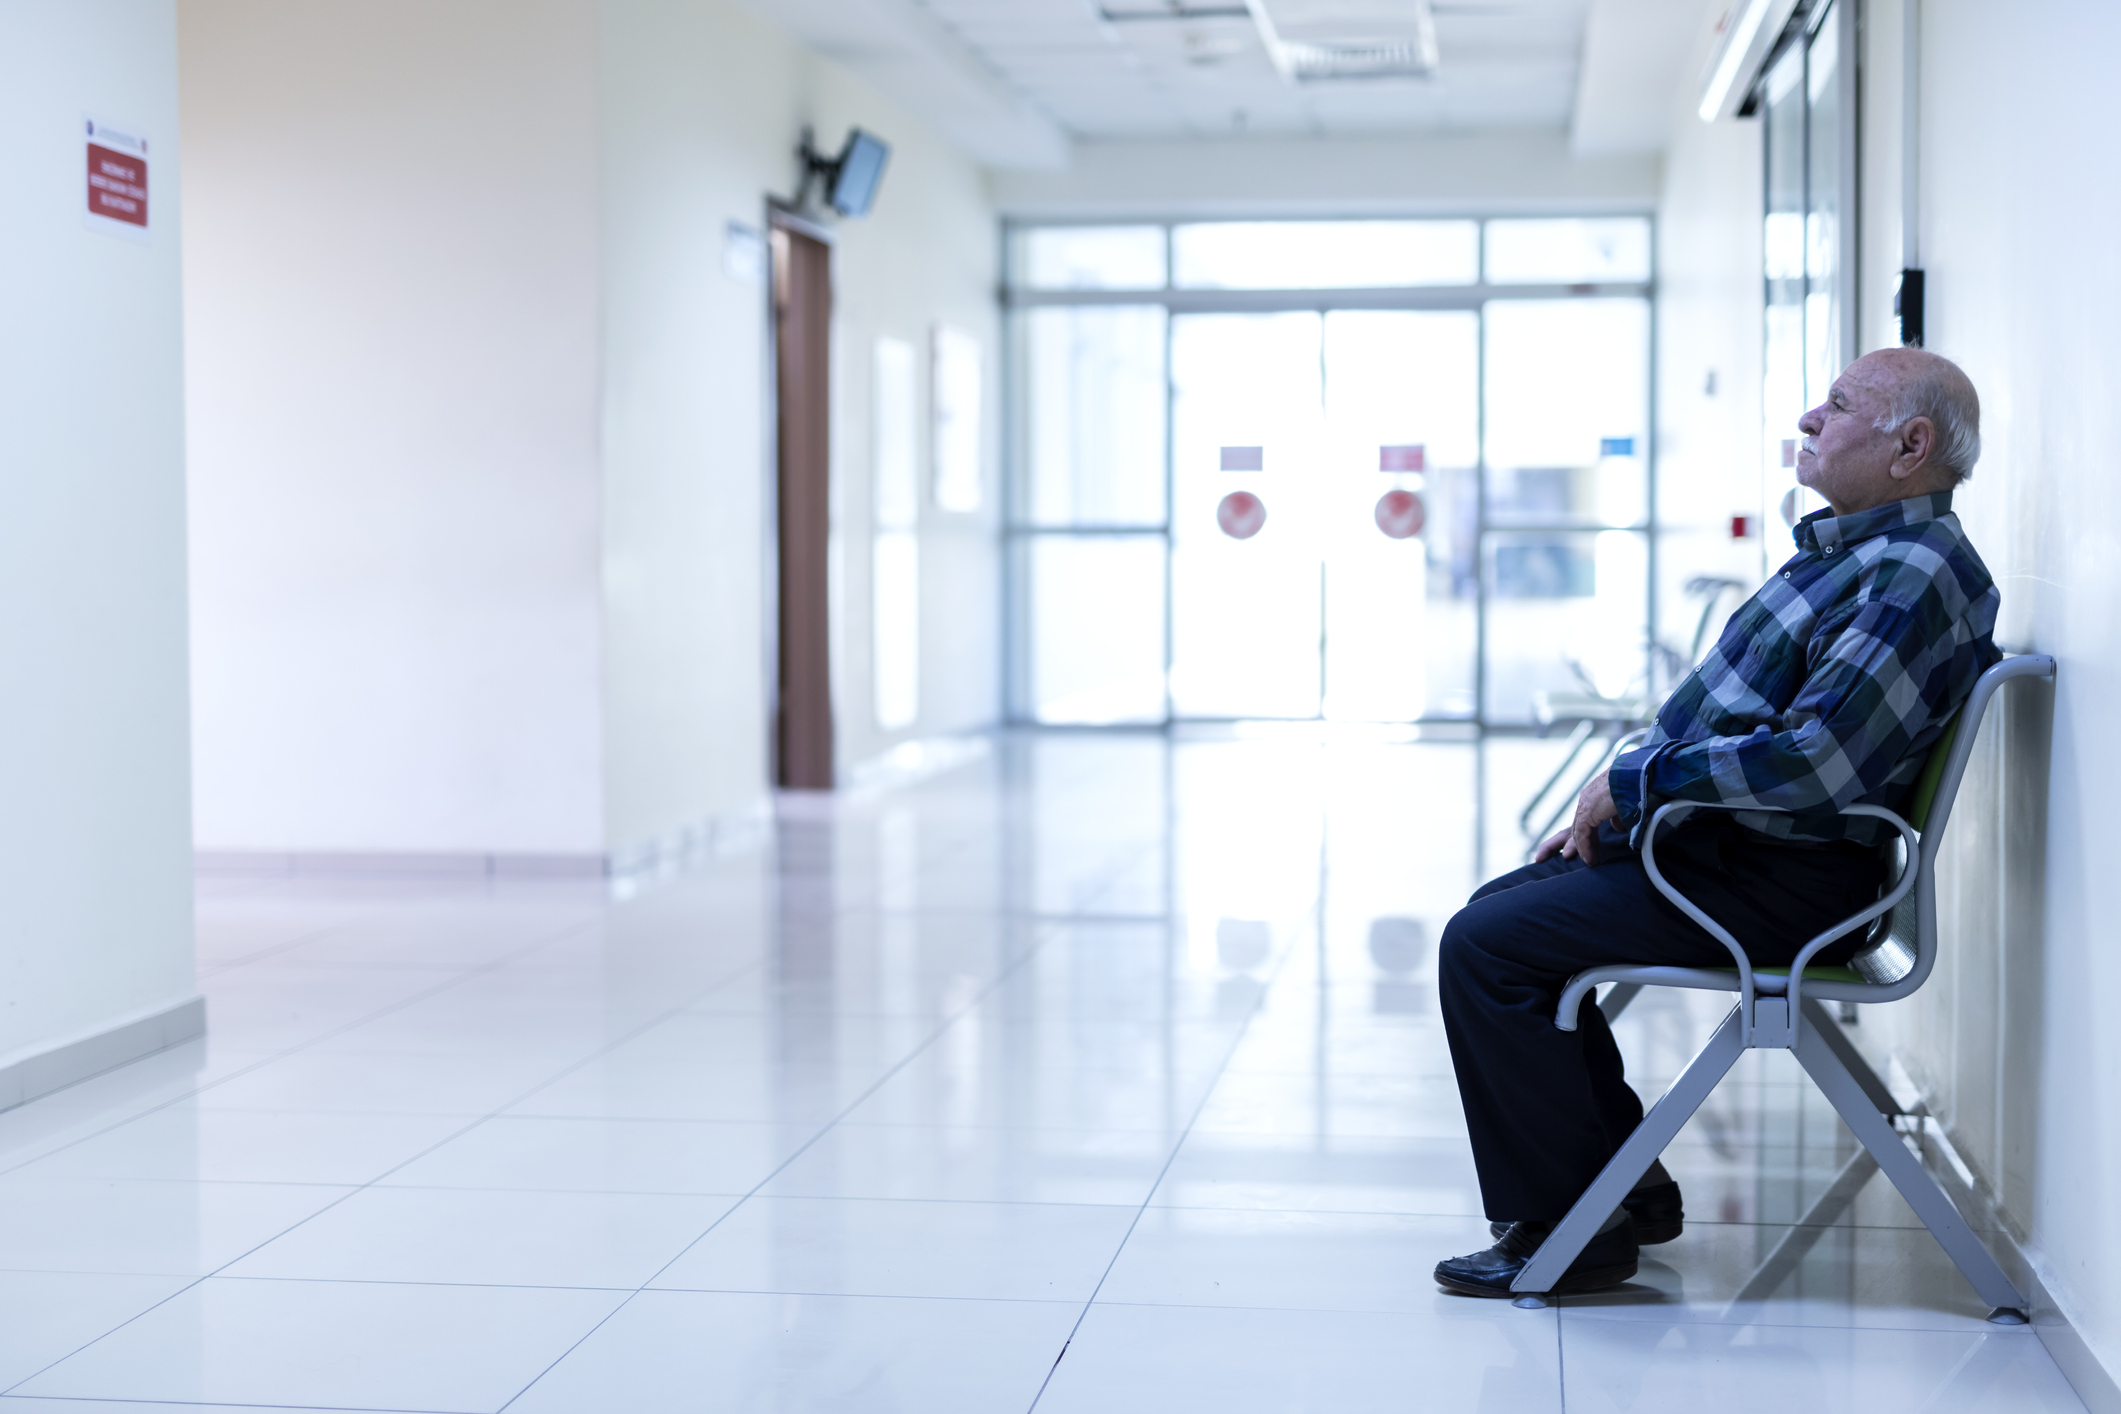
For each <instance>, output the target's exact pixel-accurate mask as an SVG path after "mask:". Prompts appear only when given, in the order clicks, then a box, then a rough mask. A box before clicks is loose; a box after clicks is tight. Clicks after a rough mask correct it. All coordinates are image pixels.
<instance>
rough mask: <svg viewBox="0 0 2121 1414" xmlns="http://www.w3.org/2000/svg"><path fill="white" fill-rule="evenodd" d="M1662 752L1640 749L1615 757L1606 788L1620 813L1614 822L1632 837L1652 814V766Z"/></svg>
mask: <svg viewBox="0 0 2121 1414" xmlns="http://www.w3.org/2000/svg"><path fill="white" fill-rule="evenodd" d="M1662 749H1663V748H1661V747H1656V746H1638V747H1635V748H1634V749H1633V750H1631V751H1623V752H1621V753H1620V754H1619V755H1618V756H1616V757H1614V758H1613V764H1612V767H1611V768H1610V769H1609V770H1608V771H1607V772H1606V788H1607V789H1608V790H1609V791H1610V792H1611V793H1612V796H1613V808H1614V811H1615V812H1616V813H1615V815H1614V823H1615V824H1617V825H1619V826H1620V827H1621V828H1622V829H1624V830H1627V831H1628V832H1629V833H1630V834H1632V833H1633V832H1634V831H1635V829H1636V827H1637V826H1639V825H1641V824H1642V821H1643V819H1644V817H1645V816H1647V815H1648V814H1649V803H1650V799H1649V797H1650V763H1651V762H1653V761H1655V760H1656V759H1657V753H1658V752H1659V751H1660V750H1662Z"/></svg>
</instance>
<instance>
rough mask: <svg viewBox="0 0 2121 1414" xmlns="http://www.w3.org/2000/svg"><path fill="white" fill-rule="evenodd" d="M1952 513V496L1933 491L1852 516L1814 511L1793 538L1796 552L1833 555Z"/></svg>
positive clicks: (1794, 531)
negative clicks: (1876, 537) (1892, 532)
mask: <svg viewBox="0 0 2121 1414" xmlns="http://www.w3.org/2000/svg"><path fill="white" fill-rule="evenodd" d="M1951 509H1952V493H1951V492H1949V491H1936V492H1932V493H1931V494H1930V495H1927V496H1910V497H1908V498H1907V499H1906V500H1904V501H1887V502H1886V503H1885V504H1884V505H1882V506H1873V507H1871V508H1870V509H1869V510H1867V511H1858V512H1856V513H1855V514H1854V515H1847V516H1837V515H1835V514H1834V511H1833V508H1832V507H1828V508H1827V509H1826V510H1823V511H1813V512H1812V513H1811V514H1810V515H1808V516H1806V517H1805V518H1804V519H1803V520H1800V521H1798V522H1797V524H1796V526H1795V527H1794V528H1793V532H1792V533H1793V534H1794V536H1795V538H1796V541H1797V548H1798V549H1800V550H1804V551H1808V552H1810V553H1812V554H1828V555H1831V554H1833V553H1834V552H1835V551H1836V550H1841V549H1844V548H1846V547H1848V546H1850V545H1856V544H1860V543H1862V542H1863V541H1865V540H1869V539H1872V538H1873V537H1875V536H1879V535H1883V534H1885V533H1886V532H1887V531H1889V530H1897V529H1899V528H1900V527H1901V526H1903V525H1919V524H1921V523H1922V522H1923V521H1926V520H1935V519H1937V518H1938V517H1939V516H1943V515H1949V514H1950V513H1951Z"/></svg>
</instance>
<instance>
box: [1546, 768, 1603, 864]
mask: <svg viewBox="0 0 2121 1414" xmlns="http://www.w3.org/2000/svg"><path fill="white" fill-rule="evenodd" d="M1618 813H1619V811H1618V809H1617V808H1616V807H1615V806H1614V804H1613V789H1612V787H1611V786H1610V785H1609V784H1608V783H1607V781H1606V773H1605V772H1603V771H1600V772H1599V773H1598V774H1597V775H1595V776H1593V777H1591V779H1590V781H1589V783H1588V784H1586V785H1585V786H1584V788H1583V794H1582V795H1579V796H1577V797H1576V819H1575V820H1574V821H1573V822H1572V823H1571V824H1570V825H1569V827H1568V828H1567V829H1566V830H1562V831H1561V832H1559V833H1558V834H1556V835H1555V836H1554V837H1553V838H1552V839H1549V840H1547V841H1545V842H1544V843H1542V844H1541V845H1540V846H1539V852H1538V853H1537V854H1534V855H1533V856H1532V862H1533V863H1534V864H1543V863H1545V862H1546V861H1547V860H1549V859H1552V858H1553V857H1554V856H1555V855H1557V854H1558V855H1560V856H1561V857H1562V858H1563V859H1576V858H1581V859H1582V860H1583V862H1584V863H1586V864H1596V863H1597V862H1598V827H1599V826H1600V825H1602V824H1604V823H1605V822H1606V821H1608V820H1610V819H1612V818H1613V817H1614V816H1615V815H1616V814H1618Z"/></svg>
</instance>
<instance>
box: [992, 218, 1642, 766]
mask: <svg viewBox="0 0 2121 1414" xmlns="http://www.w3.org/2000/svg"><path fill="white" fill-rule="evenodd" d="M1009 249H1010V250H1011V251H1012V252H1013V253H1012V255H1011V257H1010V259H1011V267H1010V275H1009V285H1008V288H1009V296H1008V297H1009V301H1010V304H1011V316H1010V326H1011V364H1012V367H1011V383H1012V388H1013V393H1012V397H1011V409H1012V416H1011V418H1010V428H1011V448H1012V460H1011V477H1010V486H1011V490H1010V506H1009V530H1008V542H1007V543H1008V545H1009V550H1010V561H1009V563H1010V573H1009V605H1008V611H1009V623H1010V681H1009V701H1010V715H1011V717H1012V719H1013V720H1018V721H1026V722H1037V723H1048V724H1055V725H1060V724H1067V725H1135V724H1139V725H1155V724H1159V723H1164V722H1169V721H1173V720H1187V719H1191V720H1211V721H1212V720H1234V719H1244V718H1280V719H1317V718H1325V719H1329V720H1339V721H1352V722H1392V723H1402V722H1445V721H1472V722H1476V723H1479V724H1481V725H1483V726H1491V725H1492V726H1511V725H1521V724H1526V723H1530V722H1533V721H1535V720H1538V721H1544V720H1546V719H1547V718H1549V717H1552V716H1554V715H1555V711H1554V710H1550V709H1552V708H1553V704H1554V702H1555V701H1556V700H1557V699H1558V698H1559V697H1563V696H1567V697H1573V698H1575V699H1577V705H1578V706H1581V705H1582V699H1583V698H1585V697H1586V696H1587V695H1588V696H1591V697H1595V698H1606V699H1626V698H1630V697H1632V696H1636V695H1640V694H1641V693H1643V692H1644V691H1646V690H1647V688H1648V687H1649V682H1648V673H1647V667H1648V665H1649V663H1650V662H1651V660H1652V650H1651V646H1650V636H1651V633H1652V630H1653V624H1652V622H1651V618H1650V615H1651V609H1652V605H1651V596H1650V592H1649V587H1650V584H1651V582H1652V581H1653V580H1654V578H1655V568H1656V565H1655V518H1654V508H1655V505H1656V500H1657V498H1656V496H1655V494H1654V481H1653V479H1652V466H1653V462H1652V458H1651V457H1650V454H1649V453H1650V436H1649V431H1650V416H1649V411H1650V407H1649V387H1650V379H1649V366H1650V365H1649V351H1650V342H1649V329H1650V320H1649V312H1650V292H1651V291H1650V277H1651V274H1652V262H1651V257H1652V249H1651V229H1650V223H1649V222H1648V221H1647V220H1645V219H1642V218H1639V217H1582V218H1577V217H1567V218H1564V217H1536V218H1534V217H1510V218H1495V219H1490V220H1483V221H1469V220H1452V221H1445V220H1438V221H1369V220H1349V221H1290V222H1202V223H1186V222H1180V223H1172V224H1156V223H1143V224H1138V225H1129V226H1032V227H1025V228H1021V229H1019V230H1017V231H1016V232H1015V233H1014V234H1012V236H1011V238H1010V243H1009ZM1542 703H1543V704H1544V707H1542V706H1541V705H1539V704H1542ZM1598 705H1599V704H1597V703H1596V702H1594V703H1592V706H1594V707H1595V706H1598Z"/></svg>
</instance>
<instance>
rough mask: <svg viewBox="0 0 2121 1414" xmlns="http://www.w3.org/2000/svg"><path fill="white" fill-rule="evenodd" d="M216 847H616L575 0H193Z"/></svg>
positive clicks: (589, 66)
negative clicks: (605, 775) (605, 787)
mask: <svg viewBox="0 0 2121 1414" xmlns="http://www.w3.org/2000/svg"><path fill="white" fill-rule="evenodd" d="M178 12H179V16H180V35H181V40H182V46H183V48H182V57H183V75H184V123H185V137H184V146H185V157H186V160H187V164H188V169H189V170H188V175H189V177H190V179H191V181H190V186H189V190H188V192H187V200H186V203H185V245H186V259H185V299H186V304H187V310H188V324H187V349H186V353H187V359H188V365H189V373H190V382H191V387H190V410H191V481H192V489H191V515H192V537H193V555H192V567H193V568H192V594H193V606H194V607H193V624H194V629H193V636H194V644H195V650H194V652H195V657H194V684H195V686H194V692H195V705H196V717H197V732H196V742H197V752H198V757H197V760H198V809H197V819H198V833H199V844H200V846H201V848H203V849H215V850H272V851H387V852H425V851H452V852H459V851H469V852H474V853H561V854H572V853H590V854H594V853H598V852H601V851H602V850H603V848H604V844H605V837H604V821H603V800H602V775H601V772H602V765H601V752H602V740H601V717H600V708H599V693H600V685H599V667H598V663H599V652H600V648H599V638H598V633H599V629H598V614H599V600H600V594H601V589H600V567H599V550H598V538H597V520H598V514H599V510H598V481H597V456H598V450H597V435H598V405H597V265H596V259H597V255H596V249H597V246H596V242H597V228H596V196H597V186H596V182H597V167H596V156H597V154H596V139H595V128H596V103H597V94H596V80H597V75H596V67H595V45H596V29H595V22H594V11H593V7H592V6H591V5H589V4H587V3H585V0H452V3H450V4H447V5H435V4H431V3H426V2H425V0H363V3H361V4H358V5H348V4H340V3H335V2H334V0H182V3H181V4H180V5H179V7H178Z"/></svg>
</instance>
